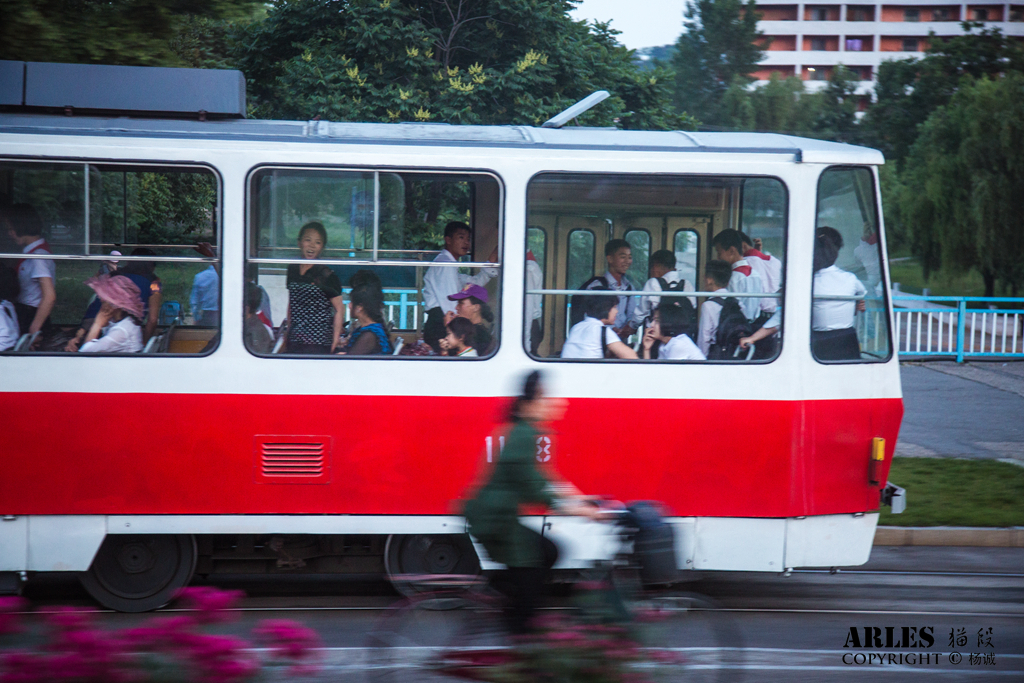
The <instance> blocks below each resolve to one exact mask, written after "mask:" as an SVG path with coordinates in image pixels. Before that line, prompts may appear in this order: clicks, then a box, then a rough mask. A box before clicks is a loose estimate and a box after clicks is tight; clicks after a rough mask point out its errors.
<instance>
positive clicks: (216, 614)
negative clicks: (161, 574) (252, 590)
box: [177, 586, 245, 624]
mask: <svg viewBox="0 0 1024 683" xmlns="http://www.w3.org/2000/svg"><path fill="white" fill-rule="evenodd" d="M177 597H178V599H179V600H181V601H182V603H184V607H185V608H186V609H193V610H196V611H197V612H199V614H198V615H197V616H196V621H198V622H199V623H201V624H214V623H218V622H224V621H231V620H232V619H233V618H234V617H235V615H234V614H231V613H230V612H228V609H230V608H231V607H233V606H234V605H235V604H236V603H237V602H238V601H239V600H241V599H242V598H243V597H245V593H243V592H242V591H224V590H220V589H219V588H213V587H212V586H192V587H189V588H183V589H181V590H180V591H178V595H177Z"/></svg>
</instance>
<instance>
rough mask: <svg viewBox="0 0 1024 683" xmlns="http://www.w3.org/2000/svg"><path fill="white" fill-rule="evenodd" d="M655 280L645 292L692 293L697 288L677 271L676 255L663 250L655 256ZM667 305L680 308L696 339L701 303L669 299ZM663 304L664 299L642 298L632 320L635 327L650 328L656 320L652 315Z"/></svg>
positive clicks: (646, 286) (652, 264)
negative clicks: (648, 326)
mask: <svg viewBox="0 0 1024 683" xmlns="http://www.w3.org/2000/svg"><path fill="white" fill-rule="evenodd" d="M650 272H651V277H650V279H649V280H647V282H646V283H644V289H643V291H645V292H692V291H693V285H691V284H690V283H689V282H687V281H686V280H684V279H683V275H682V273H680V272H679V271H678V270H676V255H675V253H674V252H672V251H669V250H668V249H659V250H658V251H656V252H654V253H653V254H651V271H650ZM665 300H666V302H669V303H674V304H677V305H678V306H679V307H680V310H681V311H682V312H684V313H685V314H686V316H687V320H686V323H687V324H688V325H689V324H690V323H692V325H690V327H689V328H688V329H687V330H686V332H687V333H688V334H690V335H691V336H693V335H694V334H696V329H695V328H696V324H697V299H696V298H695V297H666V299H665ZM660 303H661V297H660V296H642V297H638V300H637V303H636V307H635V308H634V309H633V317H632V318H631V319H630V322H631V323H632V325H633V327H635V328H636V329H638V330H639V329H641V328H642V327H643V326H644V324H645V323H647V324H649V323H650V321H651V318H652V317H653V315H652V312H653V311H654V309H656V308H657V307H658V305H659V304H660Z"/></svg>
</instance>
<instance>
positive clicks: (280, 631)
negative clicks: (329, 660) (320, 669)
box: [253, 619, 321, 664]
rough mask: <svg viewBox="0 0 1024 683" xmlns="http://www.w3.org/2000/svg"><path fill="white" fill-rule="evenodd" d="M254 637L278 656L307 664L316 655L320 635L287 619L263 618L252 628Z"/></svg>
mask: <svg viewBox="0 0 1024 683" xmlns="http://www.w3.org/2000/svg"><path fill="white" fill-rule="evenodd" d="M253 633H254V634H255V635H256V637H257V638H258V639H259V640H260V641H261V642H263V643H266V645H267V647H269V648H270V649H271V651H272V652H273V653H274V654H275V655H276V656H278V657H282V658H284V659H289V660H292V661H293V662H296V663H305V664H308V661H309V660H311V659H313V658H314V657H316V656H317V654H318V653H316V652H315V649H316V648H318V647H320V645H321V643H320V636H319V635H317V633H316V631H314V630H313V629H310V628H306V627H305V626H303V625H302V624H300V623H298V622H295V621H291V620H289V619H264V620H263V621H261V622H259V623H258V624H257V625H256V628H255V629H254V630H253Z"/></svg>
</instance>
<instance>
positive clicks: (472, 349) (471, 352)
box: [457, 346, 480, 358]
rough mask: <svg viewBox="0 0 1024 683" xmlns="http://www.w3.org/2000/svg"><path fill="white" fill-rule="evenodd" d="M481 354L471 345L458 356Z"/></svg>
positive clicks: (467, 356) (473, 356) (472, 356)
mask: <svg viewBox="0 0 1024 683" xmlns="http://www.w3.org/2000/svg"><path fill="white" fill-rule="evenodd" d="M479 355H480V354H479V353H477V352H476V349H474V348H473V347H472V346H470V347H469V348H467V349H466V350H465V351H463V352H462V353H460V354H459V355H458V356H457V358H476V357H477V356H479Z"/></svg>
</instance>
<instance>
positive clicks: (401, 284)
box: [245, 168, 501, 358]
mask: <svg viewBox="0 0 1024 683" xmlns="http://www.w3.org/2000/svg"><path fill="white" fill-rule="evenodd" d="M249 195H250V196H249V201H250V207H251V208H250V226H249V233H248V234H249V247H248V254H249V263H248V268H247V274H248V277H249V280H250V281H251V282H252V284H254V285H256V287H257V288H260V289H261V292H260V294H261V298H264V300H266V301H268V302H269V304H270V307H271V308H272V309H273V310H274V311H275V312H276V315H275V316H274V318H273V319H272V320H271V321H269V324H265V325H264V327H265V328H266V334H264V333H263V331H261V330H260V328H259V327H258V326H257V324H256V322H253V321H252V319H251V317H250V318H247V321H246V325H245V328H246V329H247V330H250V329H251V334H249V333H247V334H246V337H245V341H246V345H247V347H248V348H249V350H250V351H251V352H253V353H255V354H257V355H268V356H274V355H278V356H295V355H303V356H309V355H318V356H324V357H332V358H366V357H371V356H372V357H376V358H381V357H383V356H398V357H402V358H418V357H426V356H433V357H437V356H449V355H451V356H456V355H458V351H460V350H461V351H464V352H467V354H466V356H465V357H480V356H485V355H490V354H492V353H494V351H496V350H497V339H498V333H499V321H498V319H497V316H498V312H499V311H500V306H499V303H500V302H499V301H498V298H499V295H500V277H498V276H499V274H500V263H498V254H499V239H500V230H499V224H500V216H501V188H500V186H499V184H498V182H497V180H496V179H495V178H494V177H493V176H490V175H486V174H483V173H439V172H427V171H387V172H384V171H373V170H339V169H294V168H261V169H258V170H257V171H256V172H254V173H253V174H252V177H251V181H250V184H249ZM458 225H462V226H463V227H462V228H459V227H457V226H458ZM453 226H455V227H453ZM448 248H451V251H448ZM453 254H454V256H453ZM311 259H316V260H317V263H316V264H312V267H308V266H310V265H311V264H309V260H311ZM435 261H436V262H438V263H441V262H444V263H452V264H454V263H455V262H456V261H461V262H463V263H465V264H466V265H464V266H457V265H432V264H434V263H435ZM469 285H474V286H475V287H476V289H474V290H473V291H474V292H475V295H474V296H472V298H470V299H467V300H465V301H462V302H459V301H453V300H449V299H448V296H449V294H452V295H454V294H458V293H459V290H461V289H463V288H464V287H466V286H469ZM449 290H451V291H449ZM264 295H265V297H264ZM253 296H255V294H254V295H253ZM250 308H251V307H250ZM456 308H457V309H458V310H457V311H456ZM449 310H450V311H451V312H452V313H453V314H457V315H460V316H462V317H467V318H469V319H470V321H471V322H472V323H473V324H474V328H473V329H474V331H475V332H474V337H473V339H472V340H470V342H471V343H469V345H468V347H466V348H463V347H462V346H460V345H459V344H456V348H450V347H451V345H450V344H448V341H449V340H447V339H446V337H447V336H448V335H447V333H448V330H447V326H446V324H445V320H444V317H445V314H446V313H447V312H449ZM252 313H253V311H251V310H250V311H249V314H250V315H251V314H252ZM264 322H265V323H266V321H264ZM456 327H458V326H456ZM460 339H462V341H463V342H465V341H466V340H465V339H464V338H460ZM470 348H471V349H472V351H471V352H470Z"/></svg>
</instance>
